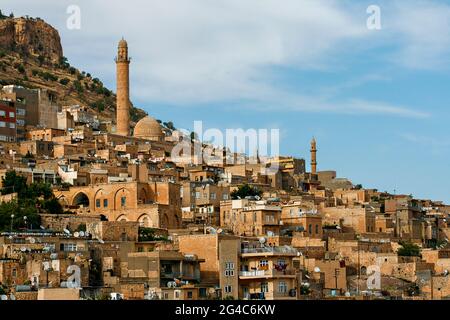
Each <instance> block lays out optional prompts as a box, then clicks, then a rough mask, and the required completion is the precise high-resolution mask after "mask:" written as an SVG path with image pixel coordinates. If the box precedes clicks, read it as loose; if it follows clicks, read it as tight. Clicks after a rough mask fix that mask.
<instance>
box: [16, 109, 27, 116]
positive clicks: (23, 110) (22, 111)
mask: <svg viewBox="0 0 450 320" xmlns="http://www.w3.org/2000/svg"><path fill="white" fill-rule="evenodd" d="M25 113H26V112H25V109H17V115H18V116H24V115H25Z"/></svg>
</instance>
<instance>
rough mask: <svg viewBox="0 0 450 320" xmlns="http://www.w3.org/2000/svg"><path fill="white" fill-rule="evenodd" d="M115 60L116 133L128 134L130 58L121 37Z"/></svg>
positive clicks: (125, 43) (126, 45) (126, 46)
mask: <svg viewBox="0 0 450 320" xmlns="http://www.w3.org/2000/svg"><path fill="white" fill-rule="evenodd" d="M115 61H116V66H117V102H116V104H117V112H116V116H117V119H116V133H117V134H119V135H121V136H128V135H130V59H129V58H128V44H127V42H126V41H125V40H124V39H123V38H122V40H120V42H119V47H118V50H117V57H116V60H115Z"/></svg>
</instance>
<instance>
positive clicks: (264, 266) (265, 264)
mask: <svg viewBox="0 0 450 320" xmlns="http://www.w3.org/2000/svg"><path fill="white" fill-rule="evenodd" d="M259 269H261V270H268V269H269V261H268V260H260V261H259Z"/></svg>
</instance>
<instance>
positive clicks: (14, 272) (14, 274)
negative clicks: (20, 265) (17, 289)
mask: <svg viewBox="0 0 450 320" xmlns="http://www.w3.org/2000/svg"><path fill="white" fill-rule="evenodd" d="M12 277H13V278H15V277H17V269H16V268H14V269H12Z"/></svg>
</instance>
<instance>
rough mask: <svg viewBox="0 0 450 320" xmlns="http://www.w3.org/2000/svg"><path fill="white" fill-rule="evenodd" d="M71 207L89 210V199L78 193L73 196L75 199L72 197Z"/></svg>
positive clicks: (82, 193)
mask: <svg viewBox="0 0 450 320" xmlns="http://www.w3.org/2000/svg"><path fill="white" fill-rule="evenodd" d="M72 205H73V206H80V207H84V208H89V205H90V201H89V197H88V196H87V195H86V193H84V192H79V193H77V194H76V195H75V197H73V201H72Z"/></svg>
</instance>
